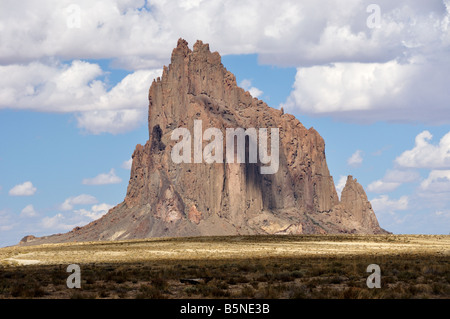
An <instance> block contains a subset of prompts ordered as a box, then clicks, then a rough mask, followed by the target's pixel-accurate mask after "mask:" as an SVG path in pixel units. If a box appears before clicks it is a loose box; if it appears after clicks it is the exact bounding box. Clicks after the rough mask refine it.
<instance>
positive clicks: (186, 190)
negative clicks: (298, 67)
mask: <svg viewBox="0 0 450 319" xmlns="http://www.w3.org/2000/svg"><path fill="white" fill-rule="evenodd" d="M148 98H149V110H148V128H149V140H148V142H147V143H146V144H145V145H144V146H142V145H137V146H136V149H135V151H134V153H133V156H132V157H133V164H132V168H131V174H130V181H129V185H128V189H127V194H126V197H125V200H124V201H123V202H122V203H121V204H119V205H117V206H116V207H114V208H113V209H111V210H110V211H109V212H108V213H107V214H106V215H105V216H103V217H102V218H100V219H99V220H96V221H94V222H92V223H90V224H89V225H86V226H84V227H81V228H77V229H74V230H73V231H71V232H69V233H66V234H59V235H54V236H49V237H45V238H40V239H34V238H33V239H31V240H29V241H28V242H55V241H58V242H60V241H86V240H116V239H132V238H143V237H153V236H158V237H159V236H200V235H235V234H316V233H365V234H378V233H385V231H384V230H383V229H381V228H380V226H379V225H378V222H377V219H376V217H375V214H374V212H373V210H372V207H371V205H370V203H369V201H368V200H367V196H366V194H365V192H364V190H363V188H362V186H361V185H360V184H358V183H357V181H356V180H355V179H353V178H352V177H349V178H348V180H347V184H346V186H345V188H344V190H343V192H342V198H341V200H339V198H338V195H337V193H336V189H335V186H334V182H333V178H332V176H330V173H329V170H328V167H327V163H326V159H325V143H324V140H323V138H322V137H321V136H320V135H319V133H318V132H317V131H316V130H315V129H314V128H310V129H306V128H305V127H304V126H303V125H302V124H301V123H300V122H299V121H298V120H297V119H296V118H295V117H294V116H293V115H290V114H287V113H284V112H283V111H281V110H277V109H273V108H271V107H269V106H268V105H267V104H266V103H264V102H263V101H261V100H258V99H257V98H253V97H252V96H251V95H250V93H249V92H247V91H245V90H243V89H242V88H239V87H238V86H237V84H236V79H235V77H234V75H233V74H232V73H231V72H229V71H227V69H226V68H225V67H224V66H223V65H222V63H221V57H220V55H219V53H217V52H213V53H212V52H210V50H209V45H208V44H203V43H202V42H201V41H197V43H195V45H194V47H193V50H191V49H190V48H189V47H188V44H187V42H186V41H184V40H182V39H180V40H179V41H178V45H177V47H176V48H175V49H174V50H173V52H172V58H171V63H170V65H169V66H168V67H164V69H163V74H162V77H161V78H159V77H158V78H157V79H156V80H154V81H153V83H152V84H151V87H150V90H149V96H148ZM194 120H201V121H202V132H201V133H203V132H204V131H205V130H206V129H207V128H217V129H219V130H220V131H222V132H225V130H226V128H243V129H247V128H256V129H258V128H267V129H268V130H269V131H270V128H278V129H279V149H280V152H279V169H278V171H277V173H275V174H265V175H264V174H261V172H260V167H261V166H262V163H261V162H257V163H249V161H246V162H245V163H242V164H239V163H226V162H225V161H224V162H223V163H217V162H215V163H212V164H208V163H205V162H204V161H203V162H201V163H180V164H177V163H174V161H173V159H172V158H171V151H172V148H173V146H174V145H175V144H176V143H177V142H178V141H177V140H172V139H171V134H172V132H173V131H174V129H176V128H187V129H188V130H189V131H190V132H193V130H194ZM208 143H209V141H203V144H202V145H201V147H202V149H203V147H205V145H207V144H208ZM223 145H224V149H225V148H226V147H225V146H226V145H225V141H223ZM224 156H225V155H224Z"/></svg>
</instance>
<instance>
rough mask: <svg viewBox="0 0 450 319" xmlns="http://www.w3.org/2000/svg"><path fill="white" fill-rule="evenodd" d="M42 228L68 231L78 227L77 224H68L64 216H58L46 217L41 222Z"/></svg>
mask: <svg viewBox="0 0 450 319" xmlns="http://www.w3.org/2000/svg"><path fill="white" fill-rule="evenodd" d="M41 226H42V227H43V228H45V229H52V230H54V231H57V230H58V231H59V230H62V231H68V230H71V229H73V228H74V227H75V226H77V223H74V224H68V223H67V218H66V217H65V216H64V215H63V214H56V215H55V216H53V217H48V216H47V217H44V218H43V219H42V221H41Z"/></svg>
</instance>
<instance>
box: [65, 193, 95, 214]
mask: <svg viewBox="0 0 450 319" xmlns="http://www.w3.org/2000/svg"><path fill="white" fill-rule="evenodd" d="M97 202H98V201H97V198H95V197H94V196H92V195H88V194H81V195H78V196H75V197H69V198H67V199H66V200H65V201H64V203H62V204H61V205H60V209H61V210H72V209H73V208H74V206H75V205H90V204H96V203H97Z"/></svg>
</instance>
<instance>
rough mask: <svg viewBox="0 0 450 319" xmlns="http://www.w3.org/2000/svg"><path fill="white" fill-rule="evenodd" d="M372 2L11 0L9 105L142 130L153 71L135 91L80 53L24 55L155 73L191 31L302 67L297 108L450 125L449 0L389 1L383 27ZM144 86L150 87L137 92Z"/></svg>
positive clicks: (5, 44)
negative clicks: (114, 84) (113, 84)
mask: <svg viewBox="0 0 450 319" xmlns="http://www.w3.org/2000/svg"><path fill="white" fill-rule="evenodd" d="M371 3H372V2H371V1H369V0H352V1H350V2H349V1H347V2H346V3H345V4H343V3H342V2H340V1H337V0H324V1H321V3H320V10H318V9H317V3H312V2H310V1H306V0H304V1H294V0H280V1H276V2H270V1H268V2H263V3H262V2H260V1H256V0H245V1H241V0H230V1H228V2H227V4H226V5H225V4H224V3H223V2H221V1H214V0H202V1H200V0H195V1H170V2H168V1H165V0H155V1H152V2H147V1H143V0H115V1H107V0H103V1H95V2H92V1H87V0H81V1H77V2H76V3H74V2H73V1H71V0H62V1H56V0H43V1H40V2H39V4H37V3H36V2H35V1H31V0H24V1H21V2H20V4H19V3H18V2H17V1H3V2H2V10H1V12H0V30H1V32H2V41H1V43H0V64H1V65H4V70H3V74H8V76H7V77H4V76H0V79H5V80H4V81H6V86H5V85H4V83H1V85H0V87H4V89H2V90H0V92H1V93H0V101H2V102H0V107H4V105H3V104H4V103H7V104H8V107H15V108H25V109H35V110H39V111H45V110H47V111H51V112H67V111H68V110H72V111H73V112H85V113H82V114H78V115H77V119H78V124H79V126H80V127H81V128H82V129H84V130H86V131H88V132H91V133H95V134H97V133H101V132H111V133H121V132H124V131H127V130H129V129H133V128H135V127H136V126H137V125H139V124H140V123H142V122H143V120H142V119H143V118H144V119H145V116H143V115H144V112H145V107H146V105H145V103H146V99H145V98H144V94H145V92H146V91H147V89H148V85H149V84H148V83H147V82H146V83H147V84H146V87H145V89H142V90H141V89H138V88H139V84H138V82H139V80H138V78H139V77H141V76H143V75H142V74H137V73H136V74H134V75H132V76H131V77H130V79H129V80H130V81H131V80H132V81H136V83H134V84H133V85H130V86H129V87H127V89H125V90H123V91H120V90H119V88H118V89H117V90H114V89H113V90H111V91H110V92H106V91H105V85H104V83H103V82H101V81H99V80H97V79H96V77H98V76H99V75H101V74H102V70H101V69H100V68H98V66H95V65H90V64H86V63H84V64H83V63H82V62H80V61H78V62H74V64H73V65H72V66H70V67H56V71H55V67H54V66H50V67H45V65H42V63H38V62H33V63H29V64H25V65H23V63H28V62H30V61H37V60H39V61H47V60H49V59H50V60H53V59H55V58H56V59H62V60H71V59H80V58H83V59H100V58H111V59H113V61H112V65H113V66H115V67H122V68H127V69H129V70H143V71H144V72H151V71H145V70H148V69H154V68H155V67H158V68H159V67H161V65H163V64H167V62H168V57H169V56H170V51H171V49H172V48H173V46H174V44H175V43H176V41H177V38H178V37H180V36H181V37H184V38H186V39H187V40H188V41H189V42H190V43H191V44H192V43H193V42H194V41H195V40H197V39H202V40H203V41H205V42H208V43H210V44H211V48H212V49H213V50H218V51H219V52H221V54H246V53H256V54H258V55H259V59H260V62H262V63H266V64H272V65H281V66H283V65H289V66H295V67H297V68H298V69H297V76H296V80H295V84H294V90H293V91H292V94H291V95H290V97H289V98H288V100H287V101H286V103H285V110H288V109H289V108H291V109H296V110H300V111H301V112H302V113H307V114H320V115H331V116H334V117H338V118H345V119H351V120H359V121H360V120H366V121H375V120H387V121H403V122H404V121H413V122H426V123H433V124H439V123H448V122H449V121H450V120H449V119H450V110H449V108H448V107H447V102H448V100H449V99H450V92H449V91H448V90H447V83H448V79H449V74H450V57H449V56H448V54H447V52H448V48H449V46H450V5H449V2H448V0H445V1H442V0H432V1H426V2H424V1H422V0H400V1H396V2H395V3H394V2H392V1H388V0H381V1H378V2H377V4H378V5H379V7H380V10H381V17H380V26H379V27H378V28H370V27H369V26H368V24H367V19H368V18H369V16H370V14H371V13H368V12H367V7H368V6H369V4H371ZM144 69H145V70H144ZM152 72H153V71H152ZM1 73H2V71H1V70H0V75H1ZM23 74H25V76H21V75H23ZM148 74H149V73H148ZM152 76H153V75H152ZM15 79H17V81H16V80H15ZM46 79H48V80H46ZM69 80H70V81H69ZM0 81H1V80H0ZM10 81H12V82H14V81H16V82H17V83H23V84H19V85H15V86H14V85H13V86H11V85H10V84H9V83H10ZM67 83H69V84H70V85H69V86H68V85H67ZM64 86H65V87H66V89H64ZM134 87H135V88H136V91H139V92H142V95H139V94H136V95H135V94H134V91H130V92H129V90H128V88H131V89H133V88H134ZM249 89H250V90H251V93H252V94H253V95H255V96H258V95H260V94H261V91H260V90H257V89H256V88H253V90H252V87H250V88H249ZM116 91H120V92H117V93H120V94H115V93H116ZM121 97H123V100H122V99H121ZM136 101H138V102H137V103H135V102H136ZM425 103H426V106H427V107H426V108H425V107H424V104H425ZM105 105H109V107H106V108H105V107H104V106H105ZM117 105H119V106H120V107H117ZM138 106H139V107H138ZM445 115H448V116H445Z"/></svg>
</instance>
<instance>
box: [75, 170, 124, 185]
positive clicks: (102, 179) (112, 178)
mask: <svg viewBox="0 0 450 319" xmlns="http://www.w3.org/2000/svg"><path fill="white" fill-rule="evenodd" d="M120 182H122V179H121V178H120V177H119V176H117V175H116V171H115V170H114V168H112V169H111V170H110V171H109V173H102V174H99V175H97V176H96V177H93V178H85V179H83V184H84V185H107V184H118V183H120Z"/></svg>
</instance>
